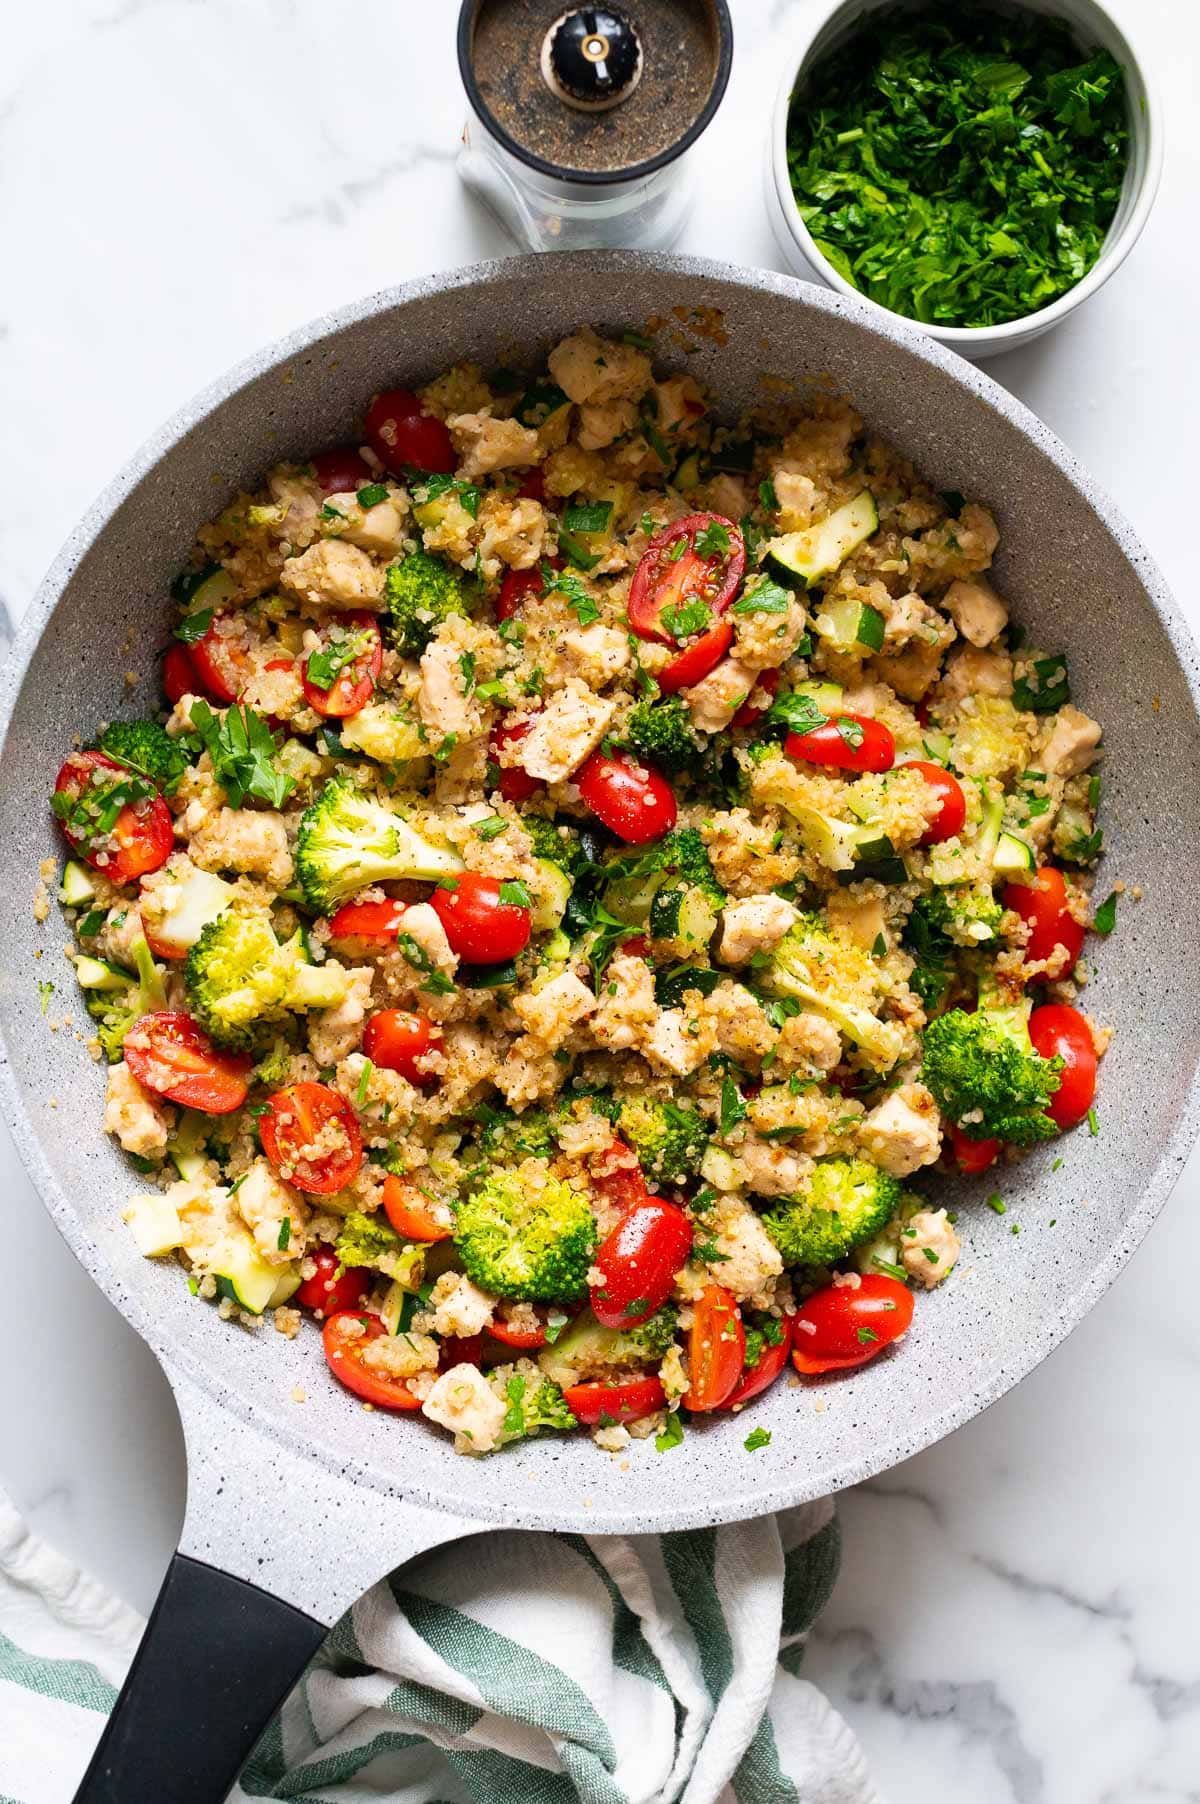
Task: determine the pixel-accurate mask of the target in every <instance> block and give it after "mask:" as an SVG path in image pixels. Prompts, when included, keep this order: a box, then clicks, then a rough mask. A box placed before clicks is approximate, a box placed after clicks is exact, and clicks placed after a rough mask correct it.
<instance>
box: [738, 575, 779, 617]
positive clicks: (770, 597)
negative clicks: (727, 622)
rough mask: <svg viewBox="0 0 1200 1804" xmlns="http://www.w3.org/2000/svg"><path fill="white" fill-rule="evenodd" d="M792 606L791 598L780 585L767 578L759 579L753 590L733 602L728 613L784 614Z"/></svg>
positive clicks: (749, 589)
mask: <svg viewBox="0 0 1200 1804" xmlns="http://www.w3.org/2000/svg"><path fill="white" fill-rule="evenodd" d="M791 605H792V598H791V596H790V595H789V593H788V591H787V590H786V589H785V588H784V587H783V585H782V584H781V583H777V582H775V581H773V580H772V578H771V577H769V576H764V577H760V578H759V580H758V581H757V582H756V583H755V584H754V587H753V588H747V589H746V591H745V593H744V594H742V595H741V596H739V598H738V599H737V601H735V602H734V604H733V607H732V608H731V609H730V612H731V613H733V614H786V613H787V611H788V609H789V608H790V607H791Z"/></svg>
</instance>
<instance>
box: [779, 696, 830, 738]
mask: <svg viewBox="0 0 1200 1804" xmlns="http://www.w3.org/2000/svg"><path fill="white" fill-rule="evenodd" d="M766 719H767V723H768V724H771V725H778V726H782V727H786V729H787V731H788V732H789V733H815V732H816V730H817V728H818V727H823V726H825V725H827V723H828V720H829V716H828V715H827V714H823V713H822V712H821V710H820V708H818V706H817V704H816V702H815V701H814V700H813V698H812V696H811V695H801V694H799V693H798V692H797V691H796V690H794V689H789V690H787V691H785V693H784V694H782V695H777V696H776V697H775V700H774V701H773V702H772V703H771V706H770V708H769V709H768V710H767V715H766Z"/></svg>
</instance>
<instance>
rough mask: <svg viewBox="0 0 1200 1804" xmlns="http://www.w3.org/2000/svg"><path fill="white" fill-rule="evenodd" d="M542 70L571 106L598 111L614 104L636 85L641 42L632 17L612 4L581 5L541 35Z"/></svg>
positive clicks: (639, 64)
mask: <svg viewBox="0 0 1200 1804" xmlns="http://www.w3.org/2000/svg"><path fill="white" fill-rule="evenodd" d="M542 70H543V73H544V75H545V77H546V80H547V81H548V82H549V84H550V86H551V87H552V88H553V89H554V90H555V91H556V92H557V93H558V94H559V95H560V96H561V97H562V99H564V100H566V101H568V102H569V103H570V104H572V105H574V106H577V107H581V108H584V107H586V108H590V109H595V110H597V111H600V110H602V109H603V108H605V107H610V106H616V105H617V103H618V101H621V100H624V99H626V98H627V96H628V95H629V94H631V93H632V92H633V90H634V88H635V87H636V86H637V83H638V79H639V77H640V75H641V73H642V46H641V42H640V40H639V38H638V34H637V32H636V31H635V29H634V27H633V25H632V23H631V21H630V20H629V19H627V18H626V17H625V15H624V13H619V12H617V11H616V9H615V8H614V7H611V6H580V7H577V8H576V9H575V11H574V12H569V13H564V14H563V16H562V18H561V19H559V20H558V21H557V22H556V23H555V24H554V25H552V26H551V27H550V30H549V31H548V32H547V34H546V41H545V44H544V45H543V49H542Z"/></svg>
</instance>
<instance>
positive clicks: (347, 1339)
mask: <svg viewBox="0 0 1200 1804" xmlns="http://www.w3.org/2000/svg"><path fill="white" fill-rule="evenodd" d="M264 1119H265V1117H264ZM385 1332H386V1330H385V1329H384V1326H383V1323H382V1322H381V1321H380V1319H379V1317H378V1316H377V1315H363V1314H361V1313H360V1312H359V1311H358V1310H354V1309H342V1310H339V1311H338V1313H337V1314H336V1315H331V1316H330V1317H329V1319H328V1320H327V1321H326V1323H325V1326H324V1327H323V1328H322V1330H321V1339H322V1341H323V1342H324V1346H325V1358H326V1359H327V1360H328V1362H329V1370H330V1371H331V1372H332V1373H333V1375H334V1377H335V1378H336V1379H337V1380H338V1382H339V1384H344V1385H345V1387H346V1389H347V1390H348V1391H353V1392H354V1395H355V1396H356V1397H361V1398H362V1399H363V1402H364V1403H373V1404H374V1405H375V1408H376V1409H420V1407H421V1399H420V1398H419V1397H414V1396H413V1394H412V1392H411V1391H410V1390H409V1388H408V1386H407V1384H405V1382H404V1380H403V1379H402V1378H393V1377H391V1375H390V1374H389V1373H387V1372H376V1371H372V1370H371V1368H370V1366H366V1365H364V1364H363V1353H364V1351H365V1350H366V1348H367V1347H369V1346H370V1344H371V1342H372V1341H373V1340H378V1339H379V1336H380V1335H381V1334H383V1333H385Z"/></svg>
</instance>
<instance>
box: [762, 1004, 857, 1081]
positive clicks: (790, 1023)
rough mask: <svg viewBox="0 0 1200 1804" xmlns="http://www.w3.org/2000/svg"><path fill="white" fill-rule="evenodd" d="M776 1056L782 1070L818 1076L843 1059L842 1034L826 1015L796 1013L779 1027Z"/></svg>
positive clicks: (830, 1069)
mask: <svg viewBox="0 0 1200 1804" xmlns="http://www.w3.org/2000/svg"><path fill="white" fill-rule="evenodd" d="M775 1056H776V1058H777V1059H778V1061H779V1069H780V1070H781V1071H784V1072H788V1073H791V1072H793V1071H800V1072H803V1073H804V1074H805V1075H807V1076H816V1075H818V1074H819V1073H821V1072H825V1071H832V1070H833V1068H834V1066H835V1065H837V1064H840V1063H841V1057H842V1036H841V1035H840V1034H839V1032H838V1030H837V1028H836V1027H835V1026H834V1025H833V1022H832V1021H827V1020H826V1019H825V1017H824V1015H792V1016H790V1017H789V1019H788V1020H786V1021H785V1022H784V1024H783V1026H782V1027H781V1028H780V1030H779V1039H778V1040H777V1041H776V1044H775Z"/></svg>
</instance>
